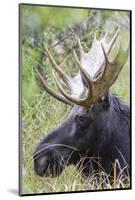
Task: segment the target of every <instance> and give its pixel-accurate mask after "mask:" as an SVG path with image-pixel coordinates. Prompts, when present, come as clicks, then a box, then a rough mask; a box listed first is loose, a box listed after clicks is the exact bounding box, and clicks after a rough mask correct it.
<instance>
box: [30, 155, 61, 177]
mask: <svg viewBox="0 0 135 200" xmlns="http://www.w3.org/2000/svg"><path fill="white" fill-rule="evenodd" d="M63 169H64V167H63V166H62V165H60V164H59V161H58V160H57V161H56V160H50V159H48V158H47V157H42V158H40V159H37V160H36V159H35V160H34V170H35V172H36V173H37V174H38V175H39V176H41V177H43V176H44V177H48V176H50V177H56V176H59V175H60V174H61V173H62V171H63Z"/></svg>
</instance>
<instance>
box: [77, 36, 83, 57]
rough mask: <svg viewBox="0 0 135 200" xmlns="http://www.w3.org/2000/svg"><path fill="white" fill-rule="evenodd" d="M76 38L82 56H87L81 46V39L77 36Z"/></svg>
mask: <svg viewBox="0 0 135 200" xmlns="http://www.w3.org/2000/svg"><path fill="white" fill-rule="evenodd" d="M76 38H77V43H78V46H79V50H80V55H83V54H85V52H84V50H83V47H82V45H81V41H80V39H79V37H77V36H76Z"/></svg>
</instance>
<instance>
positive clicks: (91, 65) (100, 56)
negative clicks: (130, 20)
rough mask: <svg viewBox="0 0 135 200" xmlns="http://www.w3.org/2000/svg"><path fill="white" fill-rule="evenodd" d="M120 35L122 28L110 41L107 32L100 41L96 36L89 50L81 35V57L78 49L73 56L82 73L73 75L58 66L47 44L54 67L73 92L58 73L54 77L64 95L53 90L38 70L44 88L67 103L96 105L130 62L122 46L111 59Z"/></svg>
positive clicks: (48, 53)
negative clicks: (61, 82)
mask: <svg viewBox="0 0 135 200" xmlns="http://www.w3.org/2000/svg"><path fill="white" fill-rule="evenodd" d="M118 35H119V29H118V30H117V31H116V33H115V34H114V36H113V38H112V39H111V41H110V42H109V43H107V37H108V34H105V36H104V37H103V39H101V40H97V39H96V37H94V40H93V43H92V47H91V49H90V50H89V51H88V52H87V53H86V52H85V51H84V50H83V47H82V45H81V42H80V39H79V38H77V42H78V46H79V50H80V60H79V59H78V57H77V54H76V52H75V50H74V51H73V55H74V58H75V60H76V63H77V65H78V67H79V73H78V74H77V75H76V76H75V77H73V78H70V77H69V76H67V75H66V74H65V73H64V71H63V70H62V69H61V68H60V67H59V65H57V63H56V61H55V60H54V58H53V56H52V54H51V53H50V51H49V49H48V46H47V45H45V52H46V55H47V56H48V58H49V60H50V62H51V64H52V67H53V68H54V69H55V71H57V73H58V74H59V76H60V77H61V78H62V80H63V81H64V82H65V83H66V84H67V86H68V87H69V89H70V94H68V93H67V92H66V91H65V90H64V89H63V87H62V86H61V84H60V82H59V80H58V79H57V78H56V76H55V74H54V78H55V81H56V84H57V86H58V89H59V90H60V92H61V94H59V93H56V92H54V91H51V90H50V89H49V88H48V86H47V84H46V83H45V81H44V79H43V77H42V75H41V74H40V73H39V72H38V75H39V77H40V80H41V82H42V84H43V86H44V89H45V90H46V91H47V92H48V93H49V94H50V95H52V96H53V97H55V98H56V99H58V100H60V101H62V102H64V103H66V104H70V105H75V104H77V105H80V106H83V107H85V108H90V106H91V105H92V104H94V103H96V102H97V101H98V100H99V99H100V98H101V97H102V96H103V95H104V94H105V93H106V92H107V91H108V90H109V88H110V86H111V85H112V84H113V83H114V82H115V80H116V79H117V77H118V75H119V73H120V71H121V69H122V68H123V66H124V64H125V62H126V59H127V52H126V51H124V50H123V49H122V48H121V46H120V48H119V51H118V53H117V56H116V57H115V58H114V59H113V61H110V60H109V58H108V55H109V53H110V52H111V50H112V48H113V46H114V44H115V42H116V39H117V37H118Z"/></svg>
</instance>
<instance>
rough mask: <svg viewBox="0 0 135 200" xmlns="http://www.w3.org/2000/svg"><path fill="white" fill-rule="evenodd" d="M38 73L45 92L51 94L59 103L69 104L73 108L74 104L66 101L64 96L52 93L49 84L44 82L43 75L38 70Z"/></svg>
mask: <svg viewBox="0 0 135 200" xmlns="http://www.w3.org/2000/svg"><path fill="white" fill-rule="evenodd" d="M36 72H37V74H38V77H39V79H40V81H41V83H42V86H43V88H44V89H45V91H46V92H47V93H49V94H50V95H51V96H53V97H54V98H56V99H57V100H59V101H61V102H63V103H65V104H68V105H71V106H73V103H72V102H70V101H68V100H67V99H65V98H64V97H63V96H62V95H60V94H58V93H57V92H54V91H52V90H51V89H50V88H49V87H48V86H47V84H46V83H45V81H44V79H43V77H42V75H41V74H40V72H39V71H38V70H36Z"/></svg>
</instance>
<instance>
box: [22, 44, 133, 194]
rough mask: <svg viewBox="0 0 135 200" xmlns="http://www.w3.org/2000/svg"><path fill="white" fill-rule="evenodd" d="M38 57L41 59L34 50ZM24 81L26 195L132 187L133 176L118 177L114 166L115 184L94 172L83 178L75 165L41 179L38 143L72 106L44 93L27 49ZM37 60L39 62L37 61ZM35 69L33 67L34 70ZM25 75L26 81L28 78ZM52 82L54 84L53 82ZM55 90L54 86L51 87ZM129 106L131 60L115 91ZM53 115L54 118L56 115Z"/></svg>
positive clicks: (23, 152)
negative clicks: (36, 154) (36, 158)
mask: <svg viewBox="0 0 135 200" xmlns="http://www.w3.org/2000/svg"><path fill="white" fill-rule="evenodd" d="M32 54H33V56H34V58H35V59H36V57H38V56H37V55H36V52H33V51H32ZM23 55H24V56H23V73H22V74H23V80H22V96H23V98H22V116H23V117H22V136H21V138H22V161H21V162H22V163H21V167H22V193H23V194H33V193H48V192H49V193H50V192H68V191H84V190H102V189H116V188H129V187H130V177H129V176H128V177H127V176H126V175H125V174H124V173H123V172H122V169H121V173H120V174H116V171H115V168H116V165H117V164H118V163H117V162H116V163H114V177H113V183H111V182H110V180H109V177H108V175H107V174H106V173H105V172H104V171H102V172H101V173H98V174H97V173H95V172H93V173H92V174H91V176H90V177H89V178H88V179H84V178H83V177H82V176H81V170H82V169H81V168H80V170H79V171H77V170H76V168H75V167H74V166H69V167H67V168H66V169H65V170H64V171H63V173H62V174H61V175H60V177H57V178H51V177H49V178H45V177H43V178H41V177H39V176H37V175H36V174H35V172H34V170H33V159H32V155H33V152H34V150H35V147H36V145H37V143H38V142H39V141H40V139H42V138H43V136H44V135H46V134H47V133H48V132H49V131H51V130H53V129H54V128H55V127H56V126H57V125H58V124H60V123H61V122H63V121H64V119H66V117H67V115H68V113H69V112H70V109H71V108H70V107H69V106H66V105H64V104H62V103H61V102H59V101H57V100H55V99H54V98H53V97H50V96H49V95H48V94H47V93H46V92H44V93H43V92H41V91H40V90H39V88H38V86H37V83H36V81H35V73H34V68H33V61H32V60H31V59H29V58H28V57H27V52H26V49H25V48H24V49H23ZM36 60H37V59H36ZM31 66H32V67H31ZM24 76H25V78H24ZM50 83H51V81H50ZM51 87H52V89H54V88H55V86H54V84H52V85H51ZM111 91H112V93H115V94H116V95H117V96H118V97H119V98H121V99H122V100H123V101H124V102H125V103H126V104H129V99H130V70H129V61H128V62H127V64H126V65H125V67H124V68H123V69H122V71H121V73H120V76H119V77H118V79H117V81H116V82H115V84H114V85H113V86H112V88H111ZM52 113H53V116H52Z"/></svg>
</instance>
